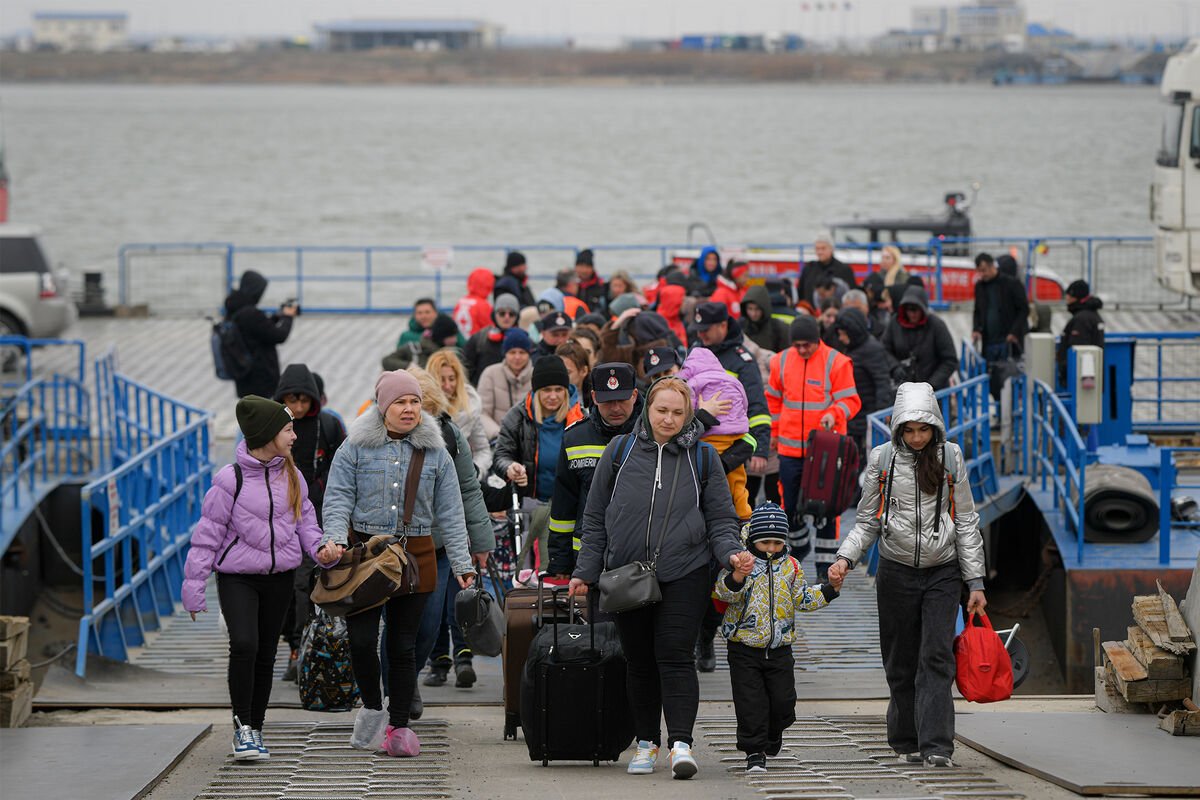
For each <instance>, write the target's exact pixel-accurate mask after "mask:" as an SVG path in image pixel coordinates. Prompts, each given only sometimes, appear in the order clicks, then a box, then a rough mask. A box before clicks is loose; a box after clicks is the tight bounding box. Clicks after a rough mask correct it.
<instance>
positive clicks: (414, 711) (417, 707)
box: [408, 683, 425, 719]
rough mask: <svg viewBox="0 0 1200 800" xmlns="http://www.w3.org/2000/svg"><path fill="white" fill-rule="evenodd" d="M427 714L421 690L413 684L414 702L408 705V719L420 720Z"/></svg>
mask: <svg viewBox="0 0 1200 800" xmlns="http://www.w3.org/2000/svg"><path fill="white" fill-rule="evenodd" d="M424 713H425V702H424V701H423V700H421V689H420V687H419V686H417V684H415V683H414V684H413V696H412V702H410V703H409V704H408V718H409V719H420V718H421V715H422V714H424Z"/></svg>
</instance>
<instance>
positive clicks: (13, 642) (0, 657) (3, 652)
mask: <svg viewBox="0 0 1200 800" xmlns="http://www.w3.org/2000/svg"><path fill="white" fill-rule="evenodd" d="M28 644H29V631H28V629H26V630H22V631H20V632H19V633H16V634H15V635H13V636H10V637H9V638H7V639H5V640H3V641H0V670H9V669H12V668H13V667H14V666H16V664H17V662H18V661H20V660H21V659H23V658H25V649H26V647H27V646H28Z"/></svg>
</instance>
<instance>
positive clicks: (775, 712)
mask: <svg viewBox="0 0 1200 800" xmlns="http://www.w3.org/2000/svg"><path fill="white" fill-rule="evenodd" d="M728 646H729V682H730V684H732V686H733V710H734V712H735V713H736V714H737V748H738V750H741V751H742V752H743V753H745V754H747V755H749V754H751V753H764V752H768V751H771V754H772V755H777V754H778V753H779V745H780V743H781V741H782V739H783V732H784V731H786V730H787V729H788V728H790V727H791V725H792V723H793V722H795V721H796V675H795V673H794V672H793V671H792V670H793V669H794V668H795V665H796V661H795V658H794V656H792V648H791V646H790V645H785V646H783V647H776V648H774V649H771V650H768V649H767V648H765V647H747V646H746V645H744V644H739V643H738V642H729V645H728Z"/></svg>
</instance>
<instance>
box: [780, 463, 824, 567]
mask: <svg viewBox="0 0 1200 800" xmlns="http://www.w3.org/2000/svg"><path fill="white" fill-rule="evenodd" d="M803 476H804V459H803V458H801V457H799V456H780V457H779V482H780V483H782V484H783V510H784V511H786V512H787V515H788V522H789V523H790V524H791V526H792V530H793V531H799V530H803V528H804V521H803V519H802V513H803V511H804V498H803V497H801V496H800V481H801V478H802V477H803ZM816 534H817V535H816V537H815V539H814V537H813V536H812V533H811V532H808V533H805V534H803V536H802V537H801V538H800V539H799V540H798V541H799V544H798V545H796V546H793V547H792V548H791V553H792V555H793V556H795V557H796V560H797V561H803V560H804V559H805V558H806V557H807V556H808V552H809V550H810V549H812V548H815V549H816V553H817V555H816V562H817V577H818V578H820V577H821V576H822V575H824V574H825V573H826V572H827V571H828V570H829V567H830V565H832V564H833V562H834V561H837V550H838V543H837V517H831V518H830V519H829V520H828V521H827V522H826V523H825V525H823V526H822V527H820V528H817V529H816Z"/></svg>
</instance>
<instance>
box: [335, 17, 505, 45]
mask: <svg viewBox="0 0 1200 800" xmlns="http://www.w3.org/2000/svg"><path fill="white" fill-rule="evenodd" d="M315 28H316V32H317V42H318V47H320V48H321V49H324V50H333V51H338V52H348V51H355V50H378V49H381V48H397V49H402V50H480V49H483V48H492V47H495V46H496V44H497V41H498V39H499V37H500V32H501V28H500V26H498V25H493V24H492V23H490V22H481V21H479V20H467V19H352V20H342V21H337V22H326V23H323V24H318V25H316V26H315Z"/></svg>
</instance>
